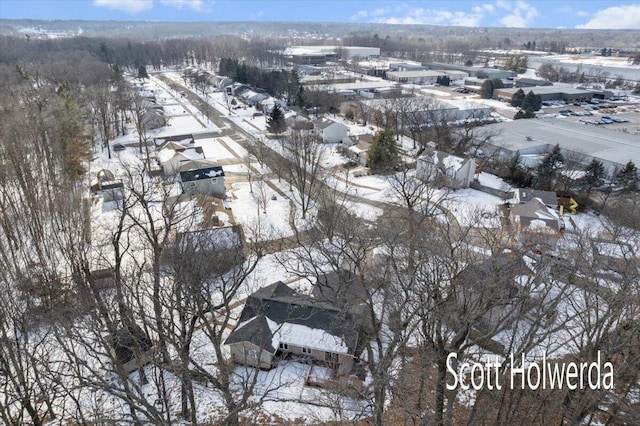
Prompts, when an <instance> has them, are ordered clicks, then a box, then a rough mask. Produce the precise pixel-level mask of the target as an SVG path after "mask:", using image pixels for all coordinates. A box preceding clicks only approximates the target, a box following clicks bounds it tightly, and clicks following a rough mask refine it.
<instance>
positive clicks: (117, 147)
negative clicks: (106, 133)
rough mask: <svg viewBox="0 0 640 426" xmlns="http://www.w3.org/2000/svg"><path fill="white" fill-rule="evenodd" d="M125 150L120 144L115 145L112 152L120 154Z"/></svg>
mask: <svg viewBox="0 0 640 426" xmlns="http://www.w3.org/2000/svg"><path fill="white" fill-rule="evenodd" d="M125 149H127V148H126V147H125V146H124V145H122V144H121V143H116V144H114V145H113V150H114V151H115V152H120V151H124V150H125Z"/></svg>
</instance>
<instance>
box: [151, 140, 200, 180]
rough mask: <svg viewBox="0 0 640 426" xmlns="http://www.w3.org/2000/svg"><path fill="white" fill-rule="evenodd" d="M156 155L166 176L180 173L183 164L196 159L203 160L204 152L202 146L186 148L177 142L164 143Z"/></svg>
mask: <svg viewBox="0 0 640 426" xmlns="http://www.w3.org/2000/svg"><path fill="white" fill-rule="evenodd" d="M164 146H165V148H162V149H161V150H160V152H158V154H157V155H156V158H157V160H158V163H159V164H160V166H161V167H162V170H163V172H164V174H165V176H172V175H175V174H177V173H178V170H179V168H180V166H181V165H183V164H185V163H187V162H190V161H195V160H203V159H204V152H203V151H202V147H199V146H198V147H194V148H185V147H184V146H182V145H180V144H176V143H175V142H169V143H167V144H165V145H164Z"/></svg>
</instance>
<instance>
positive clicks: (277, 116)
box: [267, 104, 287, 135]
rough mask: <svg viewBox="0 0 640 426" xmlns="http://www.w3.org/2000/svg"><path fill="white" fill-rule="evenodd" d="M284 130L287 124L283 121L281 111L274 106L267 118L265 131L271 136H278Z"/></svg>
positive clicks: (276, 105)
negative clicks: (271, 134)
mask: <svg viewBox="0 0 640 426" xmlns="http://www.w3.org/2000/svg"><path fill="white" fill-rule="evenodd" d="M286 128H287V123H286V122H285V120H284V114H283V112H282V109H280V107H279V106H278V104H275V105H274V106H273V109H272V110H271V113H270V114H269V117H268V118H267V130H268V131H270V132H271V133H273V134H276V135H279V134H280V133H282V132H284V131H285V130H286Z"/></svg>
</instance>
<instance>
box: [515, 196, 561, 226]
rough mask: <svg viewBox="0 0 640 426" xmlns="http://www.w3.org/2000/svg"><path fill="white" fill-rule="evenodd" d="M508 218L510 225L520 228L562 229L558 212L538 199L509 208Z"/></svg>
mask: <svg viewBox="0 0 640 426" xmlns="http://www.w3.org/2000/svg"><path fill="white" fill-rule="evenodd" d="M509 218H510V219H511V221H512V223H514V224H515V225H516V226H520V227H522V228H527V227H529V228H539V227H549V228H550V229H552V230H556V231H559V230H562V229H564V221H563V220H562V218H560V216H559V215H558V212H556V210H555V209H552V208H549V207H548V206H547V205H546V204H545V203H544V202H543V201H542V200H541V199H540V198H533V199H531V200H529V201H527V202H525V203H521V204H515V205H513V206H511V208H510V209H509Z"/></svg>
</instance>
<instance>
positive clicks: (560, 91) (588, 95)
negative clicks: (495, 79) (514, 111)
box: [493, 86, 593, 103]
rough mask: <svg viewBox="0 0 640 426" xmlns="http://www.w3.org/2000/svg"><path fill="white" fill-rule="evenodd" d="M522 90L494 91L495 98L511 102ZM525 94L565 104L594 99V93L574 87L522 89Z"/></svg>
mask: <svg viewBox="0 0 640 426" xmlns="http://www.w3.org/2000/svg"><path fill="white" fill-rule="evenodd" d="M518 90H520V88H516V87H514V88H510V89H496V90H494V91H493V97H494V98H496V99H500V100H505V101H508V100H511V98H512V97H513V94H514V93H516V92H517V91H518ZM522 90H523V91H524V92H525V93H529V92H530V91H531V92H533V93H534V94H535V95H540V98H542V100H543V101H565V102H569V103H571V102H584V101H588V100H589V99H592V98H593V92H592V91H590V90H586V89H574V88H572V87H557V86H544V87H540V86H538V87H527V88H523V89H522Z"/></svg>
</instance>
